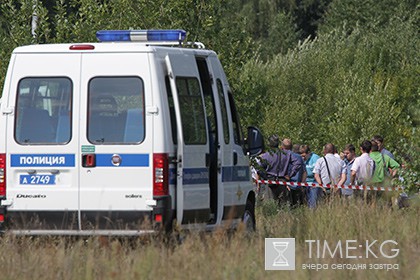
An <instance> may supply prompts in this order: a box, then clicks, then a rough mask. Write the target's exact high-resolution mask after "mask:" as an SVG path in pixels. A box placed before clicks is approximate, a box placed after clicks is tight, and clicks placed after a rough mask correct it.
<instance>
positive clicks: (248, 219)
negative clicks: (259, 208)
mask: <svg viewBox="0 0 420 280" xmlns="http://www.w3.org/2000/svg"><path fill="white" fill-rule="evenodd" d="M242 222H243V223H244V224H245V230H246V231H247V232H254V231H255V230H256V223H255V205H254V203H252V201H251V200H247V202H246V206H245V212H244V215H243V217H242Z"/></svg>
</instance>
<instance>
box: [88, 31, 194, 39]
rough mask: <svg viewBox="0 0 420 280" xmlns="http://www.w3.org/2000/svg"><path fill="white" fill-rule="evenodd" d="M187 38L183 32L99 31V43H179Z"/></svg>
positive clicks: (97, 36)
mask: <svg viewBox="0 0 420 280" xmlns="http://www.w3.org/2000/svg"><path fill="white" fill-rule="evenodd" d="M186 36H187V32H186V31H185V30H181V29H176V30H171V29H167V30H100V31H98V32H96V38H97V39H98V41H100V42H180V41H184V40H185V37H186Z"/></svg>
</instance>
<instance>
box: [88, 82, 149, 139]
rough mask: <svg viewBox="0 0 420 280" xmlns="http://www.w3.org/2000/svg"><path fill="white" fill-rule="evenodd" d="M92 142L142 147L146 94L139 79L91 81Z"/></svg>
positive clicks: (90, 126)
mask: <svg viewBox="0 0 420 280" xmlns="http://www.w3.org/2000/svg"><path fill="white" fill-rule="evenodd" d="M88 95H89V103H88V128H87V136H88V140H89V142H91V143H92V144H96V145H101V144H138V143H141V142H143V140H144V137H145V135H144V131H145V128H144V91H143V81H142V80H141V79H140V78H139V77H96V78H93V79H91V80H90V81H89V92H88Z"/></svg>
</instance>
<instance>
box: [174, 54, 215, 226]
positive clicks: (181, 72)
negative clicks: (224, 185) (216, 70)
mask: <svg viewBox="0 0 420 280" xmlns="http://www.w3.org/2000/svg"><path fill="white" fill-rule="evenodd" d="M166 65H167V67H168V72H169V73H168V74H169V78H170V85H171V91H172V95H173V101H174V106H175V116H176V123H177V143H178V148H177V172H178V175H177V187H176V188H177V191H176V196H177V199H176V210H177V220H178V222H179V223H189V222H207V221H208V220H209V218H210V188H209V167H208V159H207V158H206V157H207V156H206V155H208V154H209V144H208V141H207V139H208V137H207V125H208V124H207V120H206V116H205V109H204V100H203V95H202V91H201V86H200V81H199V74H198V69H197V63H196V61H195V58H194V57H193V56H187V55H184V54H168V55H167V56H166Z"/></svg>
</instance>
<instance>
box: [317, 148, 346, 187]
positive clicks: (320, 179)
mask: <svg viewBox="0 0 420 280" xmlns="http://www.w3.org/2000/svg"><path fill="white" fill-rule="evenodd" d="M334 150H335V147H334V145H333V144H331V143H328V144H327V145H325V146H324V156H323V157H321V158H319V159H318V160H317V161H316V163H315V167H314V177H315V180H316V182H317V183H318V184H320V185H321V184H322V185H327V184H332V185H338V186H341V185H342V184H344V182H345V181H346V164H345V163H344V161H342V160H341V159H339V158H337V157H335V156H334Z"/></svg>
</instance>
